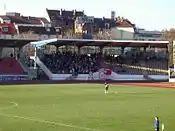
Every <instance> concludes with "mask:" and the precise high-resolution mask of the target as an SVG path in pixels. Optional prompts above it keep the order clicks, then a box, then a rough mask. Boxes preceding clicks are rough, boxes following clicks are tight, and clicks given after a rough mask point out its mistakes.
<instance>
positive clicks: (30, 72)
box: [18, 58, 37, 78]
mask: <svg viewBox="0 0 175 131" xmlns="http://www.w3.org/2000/svg"><path fill="white" fill-rule="evenodd" d="M18 62H19V64H20V65H21V67H22V68H23V70H24V71H25V72H27V74H28V75H29V76H32V77H35V78H36V77H37V70H36V69H34V68H30V67H28V63H27V60H25V59H24V58H23V59H22V58H21V59H19V60H18Z"/></svg>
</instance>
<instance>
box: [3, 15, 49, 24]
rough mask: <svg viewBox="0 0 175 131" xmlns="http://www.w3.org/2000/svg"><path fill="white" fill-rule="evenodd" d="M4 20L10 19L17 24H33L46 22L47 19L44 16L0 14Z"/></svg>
mask: <svg viewBox="0 0 175 131" xmlns="http://www.w3.org/2000/svg"><path fill="white" fill-rule="evenodd" d="M0 17H1V18H2V19H4V20H11V23H17V24H33V25H41V24H42V23H41V21H43V22H44V23H45V24H48V23H49V21H48V20H47V19H46V18H44V17H24V16H6V15H3V16H0Z"/></svg>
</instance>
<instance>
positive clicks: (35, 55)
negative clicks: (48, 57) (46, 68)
mask: <svg viewBox="0 0 175 131" xmlns="http://www.w3.org/2000/svg"><path fill="white" fill-rule="evenodd" d="M34 53H35V54H34V57H35V62H34V69H36V68H37V67H36V60H37V47H35V52H34Z"/></svg>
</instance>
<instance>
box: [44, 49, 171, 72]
mask: <svg viewBox="0 0 175 131" xmlns="http://www.w3.org/2000/svg"><path fill="white" fill-rule="evenodd" d="M138 56H139V57H140V55H138ZM153 56H154V55H153ZM139 57H133V56H132V57H128V56H126V55H125V56H122V55H121V56H118V57H117V58H114V57H113V56H105V57H103V58H102V55H100V54H93V55H91V56H88V55H84V54H81V55H78V54H76V53H71V52H66V53H56V54H49V55H45V57H44V59H43V62H44V64H46V66H47V67H48V68H49V69H50V70H51V71H52V72H53V73H58V74H64V73H67V74H70V73H73V72H76V73H77V74H87V73H89V72H90V71H92V72H95V71H98V69H100V68H108V69H112V70H113V71H114V72H116V73H118V74H133V75H143V74H144V75H165V74H166V75H167V69H168V60H167V59H159V58H155V57H153V58H149V59H147V58H144V57H140V58H139Z"/></svg>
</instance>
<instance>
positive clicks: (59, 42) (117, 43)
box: [31, 38, 169, 48]
mask: <svg viewBox="0 0 175 131" xmlns="http://www.w3.org/2000/svg"><path fill="white" fill-rule="evenodd" d="M47 44H49V45H56V46H63V45H72V46H113V47H122V46H124V47H147V46H150V47H158V48H166V47H167V45H168V44H169V42H168V41H136V40H93V39H62V38H59V39H57V38H55V39H50V40H44V41H38V42H31V45H32V46H34V47H40V46H43V45H47Z"/></svg>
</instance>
